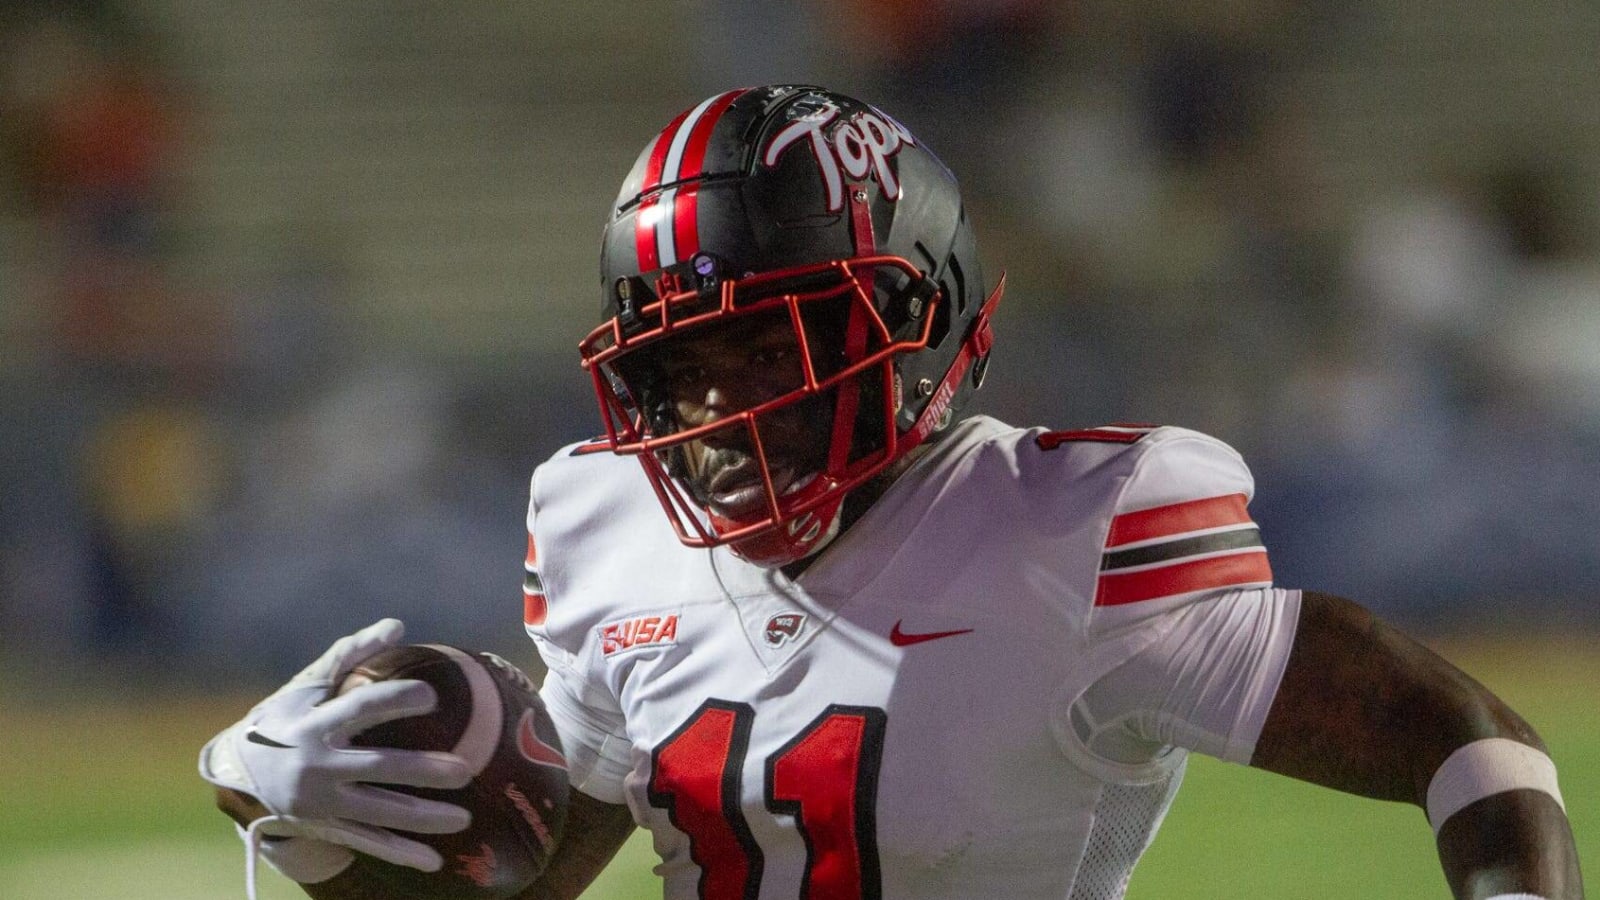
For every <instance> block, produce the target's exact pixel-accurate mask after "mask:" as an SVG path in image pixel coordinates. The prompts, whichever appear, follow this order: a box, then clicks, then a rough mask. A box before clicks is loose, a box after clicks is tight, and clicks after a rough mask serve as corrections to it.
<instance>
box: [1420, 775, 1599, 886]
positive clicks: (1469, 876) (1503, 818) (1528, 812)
mask: <svg viewBox="0 0 1600 900" xmlns="http://www.w3.org/2000/svg"><path fill="white" fill-rule="evenodd" d="M1438 844H1439V861H1440V863H1441V864H1442V865H1443V867H1444V874H1445V878H1446V879H1447V880H1448V881H1449V882H1450V889H1451V891H1453V892H1454V894H1455V896H1456V897H1457V898H1461V900H1484V898H1489V897H1494V896H1497V895H1503V894H1518V893H1522V894H1532V895H1534V896H1537V897H1546V898H1549V900H1580V898H1582V897H1583V880H1582V876H1581V875H1580V874H1579V871H1578V852H1577V848H1576V846H1575V845H1574V843H1573V838H1572V829H1571V827H1570V825H1569V824H1568V822H1567V817H1566V815H1565V813H1563V812H1562V810H1561V806H1560V805H1559V804H1557V803H1556V801H1555V798H1553V797H1551V796H1550V795H1549V794H1546V793H1543V792H1541V791H1535V790H1526V789H1524V790H1514V791H1506V792H1503V793H1498V794H1494V795H1493V796H1489V797H1485V798H1484V799H1482V800H1479V801H1477V802H1475V803H1473V804H1471V805H1470V806H1467V807H1465V808H1463V809H1462V810H1461V811H1460V812H1457V813H1456V814H1454V815H1452V816H1450V817H1449V818H1448V819H1446V820H1445V821H1444V823H1443V824H1442V827H1440V828H1439V836H1438Z"/></svg>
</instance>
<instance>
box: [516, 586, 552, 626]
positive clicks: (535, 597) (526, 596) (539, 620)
mask: <svg viewBox="0 0 1600 900" xmlns="http://www.w3.org/2000/svg"><path fill="white" fill-rule="evenodd" d="M549 614H550V603H549V601H547V600H546V599H545V597H544V595H543V594H530V593H526V592H524V593H523V595H522V624H523V625H525V626H530V627H531V626H538V625H543V624H544V620H545V617H546V616H548V615H549Z"/></svg>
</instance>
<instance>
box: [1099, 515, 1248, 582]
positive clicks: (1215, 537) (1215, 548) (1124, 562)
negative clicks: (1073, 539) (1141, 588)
mask: <svg viewBox="0 0 1600 900" xmlns="http://www.w3.org/2000/svg"><path fill="white" fill-rule="evenodd" d="M1260 546H1262V544H1261V529H1259V528H1257V527H1255V526H1253V525H1252V526H1250V527H1249V528H1238V529H1234V530H1232V531H1219V532H1217V533H1215V534H1202V535H1198V536H1196V537H1186V538H1179V539H1178V540H1175V541H1166V542H1164V543H1160V544H1151V545H1149V546H1146V547H1134V548H1131V549H1128V550H1113V551H1112V552H1110V553H1107V554H1105V555H1103V556H1101V557H1100V571H1102V572H1108V571H1111V570H1112V569H1127V568H1132V567H1133V566H1148V565H1151V564H1154V563H1162V562H1171V561H1172V560H1175V559H1182V558H1183V557H1186V556H1199V555H1200V554H1202V553H1218V552H1221V551H1223V550H1243V549H1245V548H1248V547H1260Z"/></svg>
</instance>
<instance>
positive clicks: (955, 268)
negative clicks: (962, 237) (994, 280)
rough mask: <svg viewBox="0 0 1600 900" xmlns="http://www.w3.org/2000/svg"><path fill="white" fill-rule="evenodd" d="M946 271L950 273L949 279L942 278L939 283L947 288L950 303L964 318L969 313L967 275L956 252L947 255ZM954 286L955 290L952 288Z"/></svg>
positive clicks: (945, 261)
mask: <svg viewBox="0 0 1600 900" xmlns="http://www.w3.org/2000/svg"><path fill="white" fill-rule="evenodd" d="M944 265H945V271H946V272H948V273H949V275H950V278H949V281H948V282H946V281H944V280H941V281H940V282H939V284H940V285H941V286H943V287H944V289H945V296H947V297H949V298H950V300H949V302H950V305H951V306H952V307H953V308H954V309H955V313H956V315H958V316H961V317H963V318H965V317H966V314H967V276H966V273H965V272H962V271H961V260H960V259H958V258H956V255H955V254H954V253H952V254H950V255H949V256H947V257H945V260H944ZM952 288H954V290H952Z"/></svg>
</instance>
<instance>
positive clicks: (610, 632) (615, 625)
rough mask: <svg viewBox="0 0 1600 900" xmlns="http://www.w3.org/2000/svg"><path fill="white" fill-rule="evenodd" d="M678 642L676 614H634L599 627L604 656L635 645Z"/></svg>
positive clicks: (651, 645) (649, 645)
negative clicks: (631, 616)
mask: <svg viewBox="0 0 1600 900" xmlns="http://www.w3.org/2000/svg"><path fill="white" fill-rule="evenodd" d="M677 642H678V616H677V614H676V613H674V614H673V615H670V616H635V617H634V618H631V619H623V620H622V621H620V622H612V623H611V624H609V625H602V626H601V627H600V652H601V653H602V654H604V655H605V656H610V655H611V654H613V653H620V652H621V651H623V650H632V649H635V648H637V647H661V646H665V645H667V644H676V643H677Z"/></svg>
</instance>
